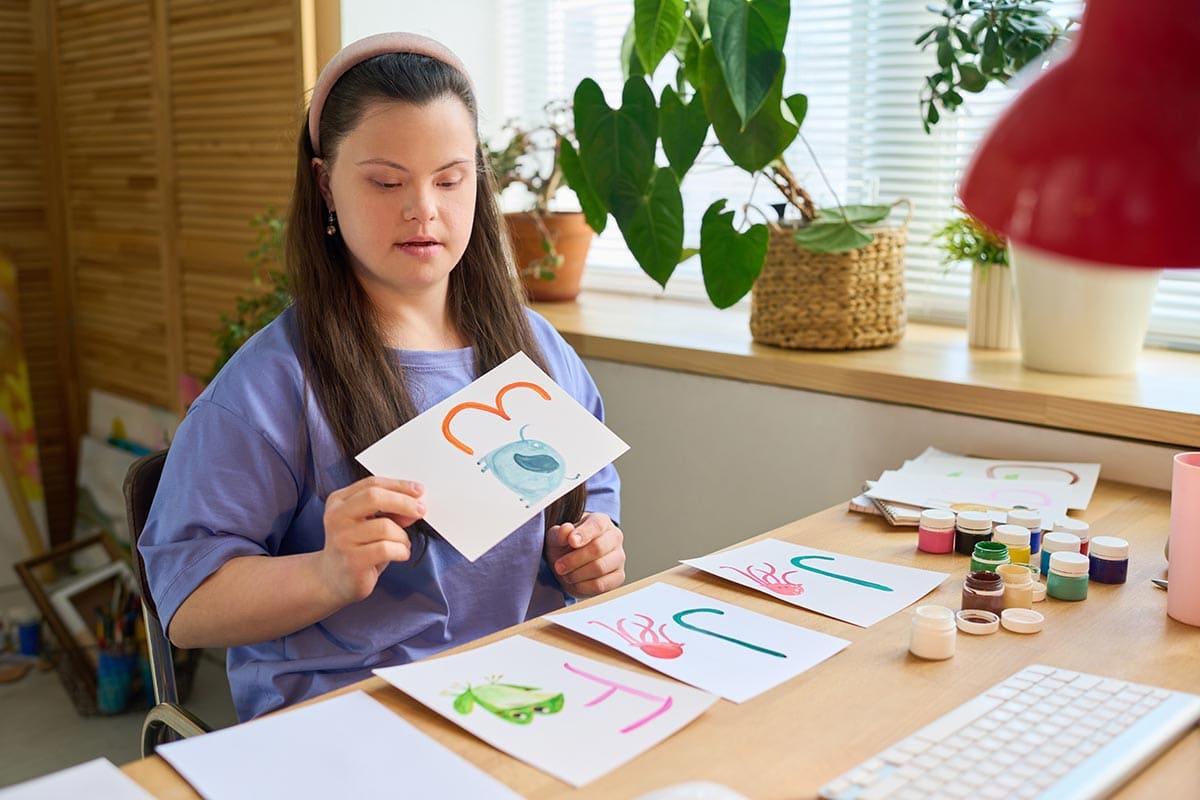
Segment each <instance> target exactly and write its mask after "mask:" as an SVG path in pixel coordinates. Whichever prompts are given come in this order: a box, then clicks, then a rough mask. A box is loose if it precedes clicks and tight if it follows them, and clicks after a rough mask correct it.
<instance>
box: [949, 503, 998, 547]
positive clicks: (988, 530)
mask: <svg viewBox="0 0 1200 800" xmlns="http://www.w3.org/2000/svg"><path fill="white" fill-rule="evenodd" d="M954 526H955V529H954V551H955V552H956V553H962V554H963V555H964V556H969V555H971V553H973V552H975V545H977V544H978V543H979V542H986V541H988V540H989V539H991V538H992V518H991V517H989V516H988V515H987V514H984V513H983V512H982V511H960V512H959V514H958V517H956V518H955V520H954Z"/></svg>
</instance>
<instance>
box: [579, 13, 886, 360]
mask: <svg viewBox="0 0 1200 800" xmlns="http://www.w3.org/2000/svg"><path fill="white" fill-rule="evenodd" d="M790 13H791V8H790V3H789V2H787V0H769V1H768V0H757V1H756V2H751V1H750V0H708V1H707V2H705V1H704V0H659V2H637V3H636V4H635V8H634V18H633V24H632V25H631V26H630V29H629V31H628V33H627V34H626V37H625V44H624V46H623V48H622V54H621V60H622V65H623V67H624V70H625V73H626V75H627V79H626V81H625V84H624V87H623V91H622V97H621V106H620V107H619V108H615V109H614V108H611V107H609V105H608V104H607V102H606V101H605V97H604V93H603V91H602V90H601V88H600V86H599V85H598V84H597V83H596V82H595V81H594V80H592V79H590V78H588V79H585V80H583V81H582V82H581V83H580V84H579V85H578V87H577V88H576V90H575V94H574V99H573V105H574V112H575V132H576V137H577V141H578V149H576V148H575V147H574V146H572V145H571V144H570V143H567V144H564V146H563V148H562V152H561V159H560V160H561V162H562V167H563V172H564V175H565V177H566V180H567V182H568V183H569V184H570V186H571V188H572V189H574V190H575V194H576V195H577V196H578V197H579V201H580V205H581V206H582V207H583V211H584V214H585V215H586V216H587V220H588V223H589V224H590V225H591V226H592V228H593V229H594V230H595V231H597V232H601V231H603V230H604V228H605V226H606V225H607V222H608V218H609V216H610V215H611V216H612V217H613V218H614V219H615V220H616V223H617V226H618V227H619V228H620V232H621V235H622V236H623V237H624V239H625V243H626V244H627V245H628V246H629V249H630V251H632V253H633V256H634V258H635V259H636V260H637V262H638V265H639V266H640V267H641V268H642V270H643V271H644V272H645V273H646V274H647V275H649V276H650V277H651V278H652V279H654V280H655V281H656V282H657V283H658V284H659V285H661V286H664V287H665V286H666V284H667V281H668V280H669V279H670V277H671V275H672V273H673V272H674V270H675V267H676V265H677V264H679V262H680V261H682V260H684V259H686V258H690V257H691V256H693V255H697V254H698V255H699V256H700V268H701V271H702V273H703V276H704V287H705V290H706V292H707V293H708V297H709V299H710V300H711V301H712V303H713V305H715V306H717V307H718V308H727V307H729V306H731V305H733V304H734V303H736V302H737V301H738V300H740V299H741V298H742V297H744V296H745V295H746V293H747V292H749V291H750V290H751V288H752V287H753V289H754V295H753V297H752V304H751V317H750V329H751V334H752V335H753V336H754V338H755V340H757V341H760V342H764V343H767V344H775V345H779V346H784V347H796V348H812V349H831V350H838V349H853V348H859V347H878V346H883V345H889V344H894V343H895V342H896V341H898V340H899V339H900V336H901V335H902V334H903V331H904V320H905V317H904V274H903V250H904V244H905V239H906V233H907V226H906V225H901V226H886V225H883V224H882V223H883V222H884V220H885V218H886V217H887V216H888V215H889V213H890V212H891V211H892V206H889V205H871V206H864V205H849V204H842V203H840V202H838V203H837V205H835V206H832V207H829V208H817V207H816V205H815V204H814V202H813V200H812V198H811V196H810V195H809V193H808V192H807V191H806V190H805V189H804V188H803V187H802V186H800V184H799V183H798V181H797V180H796V178H795V176H794V175H793V173H792V171H791V170H790V169H789V168H788V165H787V163H786V161H785V159H784V153H785V151H786V150H787V149H788V147H789V146H790V145H791V144H792V143H793V142H794V141H795V140H796V138H797V135H798V134H799V131H800V126H801V124H802V123H803V121H804V117H805V113H806V112H807V108H808V100H807V98H806V97H805V96H804V95H802V94H793V95H790V96H788V97H784V93H783V85H784V78H785V73H786V71H787V64H786V58H785V56H784V40H785V39H786V37H787V30H788V18H789V16H790ZM668 56H669V57H670V58H672V59H673V60H674V61H675V62H676V65H677V66H676V69H675V71H674V80H673V82H672V84H671V85H668V86H664V87H663V88H662V89H661V91H660V92H659V93H658V97H655V91H654V90H653V89H652V88H651V83H650V81H649V80H648V78H647V76H649V75H653V74H655V73H656V72H658V69H659V65H660V63H661V62H662V61H663V59H664V58H667V57H668ZM710 129H711V136H710ZM714 139H715V141H714ZM660 153H662V154H663V155H664V156H665V163H663V161H664V159H663V158H660V157H659V154H660ZM725 159H728V161H729V162H732V165H733V167H734V168H737V169H740V170H743V171H745V172H747V173H750V174H751V175H754V176H755V177H756V178H757V177H761V178H764V179H765V181H767V182H769V183H770V184H771V185H773V186H774V188H775V189H776V190H777V191H778V192H779V194H780V195H782V199H783V200H784V201H786V206H785V207H786V208H787V209H790V211H791V212H792V215H793V216H794V217H796V218H798V219H796V220H795V221H794V222H792V221H790V220H789V221H785V220H786V218H785V215H784V214H779V215H778V216H779V219H777V220H776V219H770V220H769V221H767V222H766V223H758V224H750V218H749V217H750V215H749V212H750V211H752V210H753V206H752V205H751V202H750V199H749V198H748V199H747V201H746V203H745V204H744V205H741V206H740V208H739V207H736V206H735V207H733V208H726V204H727V202H728V199H727V198H713V200H712V201H711V204H710V205H709V206H708V207H707V209H706V210H705V211H704V213H703V219H702V220H701V221H700V226H699V228H700V241H699V247H697V248H692V247H687V248H685V247H684V201H683V196H682V195H681V193H680V184H681V183H682V182H683V180H684V179H685V177H686V176H687V174H688V172H689V170H691V168H692V166H693V165H694V164H696V163H698V162H700V161H703V162H705V165H706V167H711V166H712V165H713V164H714V163H717V162H719V161H724V160H725ZM831 191H832V189H831ZM762 202H763V203H764V204H773V203H774V202H775V201H774V200H773V199H767V200H764V201H762ZM739 210H741V211H743V212H744V213H743V219H742V220H741V221H740V222H737V223H736V224H735V213H736V212H737V211H739ZM764 217H766V215H764ZM869 226H875V227H869Z"/></svg>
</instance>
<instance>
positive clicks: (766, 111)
mask: <svg viewBox="0 0 1200 800" xmlns="http://www.w3.org/2000/svg"><path fill="white" fill-rule="evenodd" d="M785 68H786V64H785V63H783V62H780V65H779V72H778V74H777V75H776V76H775V82H774V83H773V84H772V85H771V91H770V92H769V93H768V94H767V100H766V102H765V103H763V106H762V108H761V109H760V110H759V112H758V113H757V114H755V115H754V116H753V117H751V119H750V121H749V122H748V123H746V125H745V127H744V128H743V127H742V124H741V119H740V118H739V117H738V113H737V110H736V109H735V108H734V107H733V100H732V99H731V98H730V96H729V90H728V88H727V87H726V86H725V80H724V77H723V76H722V74H721V68H720V67H719V66H718V64H717V56H716V54H715V52H714V51H713V46H712V45H711V44H706V45H704V47H703V49H701V51H700V71H701V73H702V79H703V81H704V84H703V88H702V89H701V92H702V94H703V97H704V108H705V110H707V111H708V118H709V119H710V120H711V121H712V126H713V130H715V131H716V132H717V139H718V140H719V141H720V142H721V146H722V147H724V148H725V152H726V153H728V154H729V158H730V159H732V161H733V163H734V164H737V165H738V166H739V167H741V168H742V169H744V170H746V171H747V172H754V171H755V170H759V169H762V168H763V167H765V166H767V165H768V164H770V163H771V162H772V161H774V160H775V159H777V158H779V156H780V155H782V153H783V151H784V150H786V149H787V146H788V145H789V144H791V143H792V141H793V140H794V139H795V138H796V133H797V132H798V131H799V130H800V129H799V128H798V127H796V126H795V125H793V124H792V123H790V122H788V121H787V120H786V119H785V118H784V116H783V112H782V107H783V73H784V71H785ZM793 113H795V110H794V109H793Z"/></svg>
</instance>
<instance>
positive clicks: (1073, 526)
mask: <svg viewBox="0 0 1200 800" xmlns="http://www.w3.org/2000/svg"><path fill="white" fill-rule="evenodd" d="M1090 529H1091V526H1090V525H1088V524H1087V523H1086V522H1084V521H1083V520H1081V519H1071V518H1070V517H1066V518H1065V519H1060V520H1059V521H1058V522H1056V523H1054V530H1056V531H1062V532H1063V533H1073V534H1075V535H1076V536H1078V537H1079V552H1081V553H1083V554H1084V555H1085V556H1086V555H1087V554H1088V539H1090V538H1091V533H1089V531H1090Z"/></svg>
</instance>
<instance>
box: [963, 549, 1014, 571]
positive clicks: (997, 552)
mask: <svg viewBox="0 0 1200 800" xmlns="http://www.w3.org/2000/svg"><path fill="white" fill-rule="evenodd" d="M1008 563H1010V562H1009V558H1008V545H1006V544H1004V543H1003V542H980V543H978V544H977V545H975V550H974V552H972V553H971V572H980V571H987V572H995V571H996V567H998V566H1000V565H1001V564H1008Z"/></svg>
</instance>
